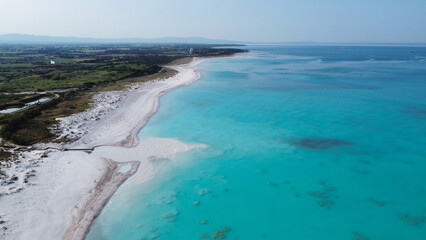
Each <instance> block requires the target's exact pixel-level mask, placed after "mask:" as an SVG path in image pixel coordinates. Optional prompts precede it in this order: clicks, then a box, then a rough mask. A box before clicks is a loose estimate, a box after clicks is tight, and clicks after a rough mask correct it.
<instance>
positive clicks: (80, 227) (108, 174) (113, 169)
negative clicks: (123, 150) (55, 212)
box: [62, 159, 140, 240]
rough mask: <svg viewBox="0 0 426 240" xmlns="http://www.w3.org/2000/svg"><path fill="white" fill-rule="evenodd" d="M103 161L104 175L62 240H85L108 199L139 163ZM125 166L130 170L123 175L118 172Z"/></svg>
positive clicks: (134, 171) (134, 170)
mask: <svg viewBox="0 0 426 240" xmlns="http://www.w3.org/2000/svg"><path fill="white" fill-rule="evenodd" d="M104 160H105V162H106V163H107V168H106V169H105V173H104V174H103V175H102V177H101V179H100V180H99V181H98V183H97V184H96V187H95V188H94V189H93V190H91V191H90V193H89V194H90V197H89V199H88V200H87V201H86V203H85V205H84V207H83V208H82V209H80V213H79V214H78V217H76V218H74V219H73V221H72V223H71V225H70V226H69V228H68V229H67V230H66V232H65V234H64V236H63V238H62V239H64V240H74V239H85V238H86V236H87V234H88V233H89V230H90V226H91V225H92V223H93V221H94V220H95V219H96V218H97V217H98V216H99V214H100V213H101V211H102V209H103V208H104V207H105V205H106V204H107V203H108V201H109V199H110V198H111V197H112V196H113V195H114V193H115V192H116V191H117V190H118V188H119V187H120V186H121V184H123V183H124V182H125V181H126V180H127V179H128V178H130V177H131V176H132V175H133V174H135V173H136V171H137V169H138V167H139V165H140V163H139V162H134V161H133V162H124V163H117V162H114V161H112V160H110V159H104ZM126 165H130V166H131V168H130V170H128V171H126V172H124V173H121V172H119V170H120V168H121V167H123V166H126Z"/></svg>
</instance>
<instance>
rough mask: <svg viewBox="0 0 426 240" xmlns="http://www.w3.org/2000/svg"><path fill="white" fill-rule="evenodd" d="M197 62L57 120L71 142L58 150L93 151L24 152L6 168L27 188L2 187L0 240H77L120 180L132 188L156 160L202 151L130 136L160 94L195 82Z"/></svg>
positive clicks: (103, 94)
mask: <svg viewBox="0 0 426 240" xmlns="http://www.w3.org/2000/svg"><path fill="white" fill-rule="evenodd" d="M204 60H205V59H202V58H195V59H194V60H193V61H192V62H191V63H189V64H185V65H179V66H172V68H174V69H175V70H177V71H178V72H179V73H178V74H176V75H175V76H173V77H171V78H167V79H158V80H155V81H150V82H147V83H136V84H133V85H131V86H129V87H128V88H127V89H126V90H122V91H113V92H101V93H98V94H97V95H96V96H95V97H94V104H93V107H92V108H91V109H89V110H88V111H86V112H83V113H79V114H75V115H72V116H69V117H66V118H63V119H60V122H61V123H60V124H59V125H58V126H57V127H56V129H57V130H60V131H61V132H62V135H63V136H65V135H68V136H72V137H75V138H76V139H77V140H76V141H74V142H73V143H70V144H67V145H65V146H62V148H67V149H93V148H95V149H94V151H81V150H80V151H60V150H54V149H50V150H32V151H29V152H27V153H25V154H23V156H22V157H21V159H20V160H21V161H20V162H19V163H17V164H12V165H11V166H10V168H9V169H7V170H6V171H10V172H16V174H17V175H19V176H21V175H27V176H28V177H27V180H28V183H26V182H25V181H23V180H20V181H18V182H17V183H14V185H13V184H12V185H10V186H7V187H3V186H2V188H1V193H0V194H1V195H2V196H1V197H0V220H2V221H4V223H3V224H2V225H1V226H2V231H1V232H0V239H11V240H13V239H45V240H57V239H84V238H85V236H86V234H87V232H88V230H89V228H90V225H91V224H92V222H93V220H94V219H95V218H96V216H97V215H98V214H99V213H100V212H101V210H102V208H103V207H104V206H105V204H107V202H108V200H109V198H110V197H111V196H112V195H113V194H114V192H115V191H116V190H117V189H118V187H119V186H120V185H121V184H122V183H123V182H124V181H126V179H127V178H131V182H132V184H140V183H143V182H145V181H147V180H149V179H150V178H151V177H152V176H153V175H154V174H155V173H154V172H153V170H152V169H153V168H152V164H154V163H155V161H156V159H164V158H168V159H172V158H173V155H174V154H177V153H181V152H186V151H190V150H192V149H194V148H199V147H206V146H205V145H203V144H193V145H190V144H186V143H182V142H180V141H179V140H178V139H161V138H148V139H146V140H144V141H142V142H140V143H139V142H138V139H137V133H138V132H139V130H140V129H141V128H142V127H143V126H144V125H145V124H146V122H147V121H148V119H149V118H150V117H151V116H152V115H153V114H154V113H155V112H156V111H157V109H158V107H159V98H160V96H161V95H163V94H164V93H166V92H167V91H170V90H172V89H175V88H178V87H181V86H185V85H188V84H190V83H192V82H194V81H196V80H197V79H199V78H200V73H199V72H198V71H197V68H198V65H199V64H200V63H201V62H202V61H204ZM126 165H129V166H128V167H126V168H124V167H122V166H126ZM123 169H125V170H123ZM134 173H135V174H134ZM133 174H134V175H133ZM33 175H34V176H33Z"/></svg>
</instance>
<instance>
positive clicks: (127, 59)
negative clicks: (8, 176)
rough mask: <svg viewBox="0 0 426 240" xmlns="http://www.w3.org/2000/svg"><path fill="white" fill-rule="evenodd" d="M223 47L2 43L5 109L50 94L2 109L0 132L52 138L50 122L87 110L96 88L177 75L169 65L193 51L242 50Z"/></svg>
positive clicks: (28, 139) (26, 139) (16, 138)
mask: <svg viewBox="0 0 426 240" xmlns="http://www.w3.org/2000/svg"><path fill="white" fill-rule="evenodd" d="M218 47H220V45H198V44H191V45H189V44H178V45H176V44H161V45H160V44H157V45H155V44H154V45H152V44H151V45H148V44H144V45H133V44H127V45H106V44H103V45H0V110H4V109H9V108H22V107H23V106H25V104H27V103H28V102H33V101H37V100H38V99H40V98H42V97H49V98H50V99H51V100H50V101H47V102H45V103H41V104H36V105H34V106H31V107H28V108H25V109H23V110H20V111H16V112H12V113H0V125H1V130H0V135H1V137H2V139H3V140H5V141H6V142H8V143H12V144H17V145H24V146H27V145H31V144H34V143H39V142H46V141H52V140H54V139H55V137H56V136H55V133H54V132H52V131H51V130H50V129H49V128H50V127H51V126H52V125H54V124H56V123H57V121H56V118H58V117H65V116H69V115H71V114H74V113H78V112H81V111H84V110H86V109H87V108H89V107H90V101H91V97H92V96H93V94H94V93H95V92H98V91H112V90H120V89H123V88H124V87H125V86H127V85H128V84H131V83H134V82H141V81H149V80H152V79H157V78H166V77H170V76H173V75H174V74H175V71H174V70H173V69H170V68H167V67H164V66H165V65H167V64H171V63H175V62H181V63H182V62H185V61H187V59H190V58H192V57H209V56H212V57H213V56H224V55H231V54H234V53H238V52H242V50H239V49H235V48H218ZM67 140H68V139H56V141H67ZM2 151H3V149H2ZM6 152H7V151H6ZM2 155H4V156H5V157H7V156H9V155H8V154H7V153H5V154H2ZM2 158H3V157H2Z"/></svg>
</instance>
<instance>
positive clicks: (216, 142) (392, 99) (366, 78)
mask: <svg viewBox="0 0 426 240" xmlns="http://www.w3.org/2000/svg"><path fill="white" fill-rule="evenodd" d="M246 48H248V49H251V50H252V51H251V52H249V53H245V54H241V55H240V58H232V59H214V60H209V61H207V62H205V63H203V64H202V65H201V66H202V71H201V72H202V78H201V79H200V80H198V81H197V82H195V83H194V84H192V85H190V86H187V87H184V88H180V89H177V90H174V91H172V92H169V93H167V94H166V95H165V96H163V97H162V99H161V107H160V109H159V111H158V113H157V114H156V115H154V116H153V118H152V119H151V120H150V121H149V123H148V125H147V126H146V127H145V128H144V129H143V130H142V131H141V132H140V134H139V137H140V138H146V137H165V138H177V139H179V140H180V141H183V142H187V143H203V144H206V145H208V146H209V148H207V149H197V150H194V151H192V152H190V153H185V154H179V155H178V156H177V157H176V158H175V159H174V160H173V161H170V162H169V163H168V164H166V166H163V167H162V168H161V169H160V171H159V173H158V174H157V175H156V176H155V177H154V178H153V179H152V180H151V181H149V182H147V183H145V184H143V185H139V186H127V185H125V186H123V187H122V188H121V189H120V191H119V192H118V193H117V194H116V195H115V196H114V197H113V198H112V201H111V203H110V204H108V206H107V207H106V208H105V209H104V211H103V212H102V214H101V215H100V216H99V218H98V219H97V220H96V222H95V224H94V225H93V227H92V230H91V232H90V234H89V236H88V238H87V239H88V240H100V239H135V240H136V239H155V238H158V239H170V240H171V239H173V240H175V239H184V240H187V239H188V240H192V239H202V237H205V238H207V237H211V238H213V237H214V234H215V231H221V233H223V234H224V235H225V236H226V239H244V240H250V239H253V240H258V239H273V240H281V239H290V240H292V239H300V240H305V239H306V240H312V239H321V240H322V239H323V240H334V239H335V240H342V239H354V240H362V239H372V240H374V239H377V240H383V239H386V240H391V239H395V240H397V239H398V240H400V239H404V240H417V239H418V240H421V239H426V223H425V221H426V219H425V217H426V48H421V47H344V46H338V47H333V46H248V47H246ZM197 201H199V205H198V206H197V205H194V203H195V202H197ZM204 221H205V222H204ZM224 227H225V228H224ZM227 228H228V229H227ZM228 230H229V231H228ZM216 235H217V236H219V235H221V234H220V233H218V232H216Z"/></svg>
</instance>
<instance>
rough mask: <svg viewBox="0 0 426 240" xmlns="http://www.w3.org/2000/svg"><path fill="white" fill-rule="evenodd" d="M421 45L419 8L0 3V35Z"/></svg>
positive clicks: (408, 2) (374, 1)
mask: <svg viewBox="0 0 426 240" xmlns="http://www.w3.org/2000/svg"><path fill="white" fill-rule="evenodd" d="M6 33H22V34H35V35H49V36H73V37H93V38H158V37H195V36H196V37H205V38H212V39H227V40H236V41H247V42H300V41H315V42H324V43H364V42H370V43H371V42H376V43H426V0H0V34H6Z"/></svg>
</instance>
